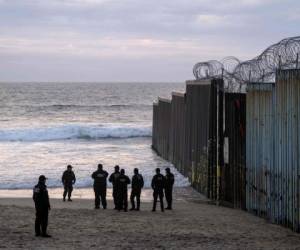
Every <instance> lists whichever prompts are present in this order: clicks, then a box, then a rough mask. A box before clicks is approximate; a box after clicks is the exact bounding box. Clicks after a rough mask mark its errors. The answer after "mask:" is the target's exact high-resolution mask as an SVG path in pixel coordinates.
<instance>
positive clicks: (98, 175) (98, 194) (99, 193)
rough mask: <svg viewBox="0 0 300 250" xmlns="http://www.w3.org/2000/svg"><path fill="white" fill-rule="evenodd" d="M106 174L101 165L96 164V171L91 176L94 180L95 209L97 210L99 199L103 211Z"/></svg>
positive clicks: (104, 207)
mask: <svg viewBox="0 0 300 250" xmlns="http://www.w3.org/2000/svg"><path fill="white" fill-rule="evenodd" d="M107 176H108V173H107V172H106V171H104V170H103V166H102V164H98V170H97V171H95V172H94V173H93V174H92V178H93V179H94V192H95V209H99V206H100V198H101V203H102V207H103V209H106V206H107V202H106V179H107Z"/></svg>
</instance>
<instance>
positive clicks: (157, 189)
mask: <svg viewBox="0 0 300 250" xmlns="http://www.w3.org/2000/svg"><path fill="white" fill-rule="evenodd" d="M155 171H156V175H154V176H153V178H152V182H151V187H152V189H153V198H154V200H153V209H152V212H155V210H156V203H157V198H158V197H159V202H160V208H161V211H162V212H164V199H163V198H164V187H165V177H164V176H163V175H162V174H161V173H160V169H159V168H157V169H156V170H155Z"/></svg>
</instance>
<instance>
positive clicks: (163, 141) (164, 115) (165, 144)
mask: <svg viewBox="0 0 300 250" xmlns="http://www.w3.org/2000/svg"><path fill="white" fill-rule="evenodd" d="M170 124H171V101H170V100H168V99H163V98H159V99H158V103H155V104H154V105H153V128H152V132H153V139H152V148H153V149H154V150H155V151H156V152H157V153H158V155H160V156H161V157H162V158H164V159H166V160H169V153H170V151H169V146H170Z"/></svg>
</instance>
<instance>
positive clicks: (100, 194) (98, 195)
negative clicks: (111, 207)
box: [94, 187, 107, 208]
mask: <svg viewBox="0 0 300 250" xmlns="http://www.w3.org/2000/svg"><path fill="white" fill-rule="evenodd" d="M94 192H95V207H97V208H99V206H100V200H101V204H102V207H103V208H106V206H107V202H106V187H101V188H99V187H94Z"/></svg>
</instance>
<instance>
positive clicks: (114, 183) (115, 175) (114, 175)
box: [108, 165, 120, 209]
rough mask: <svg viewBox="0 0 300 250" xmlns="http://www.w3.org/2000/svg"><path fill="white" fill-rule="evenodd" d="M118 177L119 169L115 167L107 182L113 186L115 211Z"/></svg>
mask: <svg viewBox="0 0 300 250" xmlns="http://www.w3.org/2000/svg"><path fill="white" fill-rule="evenodd" d="M119 176H120V167H119V166H118V165H116V166H115V172H114V173H112V174H111V175H110V176H109V179H108V180H109V182H111V184H112V186H113V199H114V204H115V208H114V209H117V188H116V179H117V178H118V177H119Z"/></svg>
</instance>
